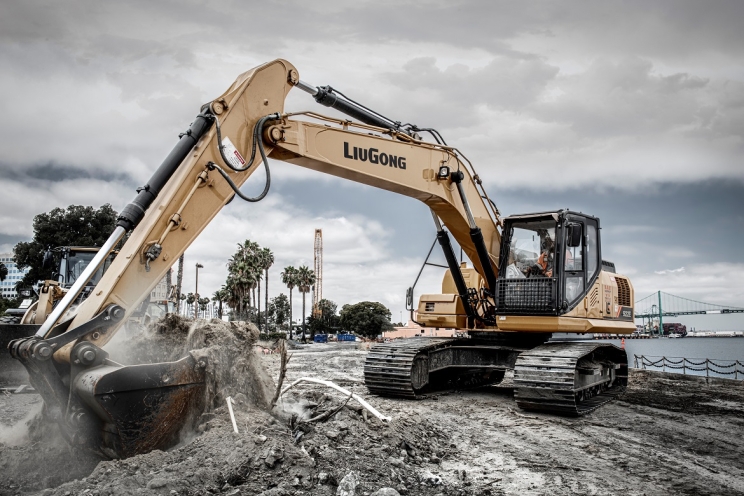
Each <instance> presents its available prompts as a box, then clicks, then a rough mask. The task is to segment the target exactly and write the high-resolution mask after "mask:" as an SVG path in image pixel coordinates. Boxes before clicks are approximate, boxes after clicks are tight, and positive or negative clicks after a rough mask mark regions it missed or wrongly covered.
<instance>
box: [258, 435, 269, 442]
mask: <svg viewBox="0 0 744 496" xmlns="http://www.w3.org/2000/svg"><path fill="white" fill-rule="evenodd" d="M267 439H269V438H268V437H266V436H264V435H263V434H260V435H258V436H256V443H258V444H263V443H265V442H266V440H267Z"/></svg>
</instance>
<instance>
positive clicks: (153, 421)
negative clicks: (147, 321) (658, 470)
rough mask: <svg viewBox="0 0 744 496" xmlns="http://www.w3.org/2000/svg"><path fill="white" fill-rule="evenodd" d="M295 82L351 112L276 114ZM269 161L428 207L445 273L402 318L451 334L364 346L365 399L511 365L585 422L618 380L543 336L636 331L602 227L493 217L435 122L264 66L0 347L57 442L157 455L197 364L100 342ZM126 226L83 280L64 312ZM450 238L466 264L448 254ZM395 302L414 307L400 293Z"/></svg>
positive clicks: (618, 362) (594, 349) (580, 350)
mask: <svg viewBox="0 0 744 496" xmlns="http://www.w3.org/2000/svg"><path fill="white" fill-rule="evenodd" d="M293 88H297V89H299V90H302V91H304V92H306V93H308V94H310V95H311V96H312V97H313V99H314V100H315V101H316V102H317V103H319V104H321V105H323V106H326V107H329V108H332V109H335V110H336V111H337V112H338V113H340V114H344V115H345V116H348V117H349V118H348V119H347V118H337V117H329V116H326V115H323V114H320V113H316V112H314V111H304V112H294V113H290V112H285V111H284V101H285V98H286V96H287V94H288V92H289V91H290V90H291V89H293ZM422 135H427V136H431V138H433V140H432V139H430V140H424V139H423V138H422ZM257 152H258V153H257ZM269 159H272V160H273V159H276V160H282V161H285V162H289V163H291V164H296V165H299V166H301V167H306V168H309V169H312V170H315V171H320V172H324V173H327V174H331V175H334V176H336V177H340V178H344V179H348V180H351V181H356V182H358V183H362V184H367V185H370V186H374V187H377V188H382V189H385V190H387V191H392V192H395V193H399V194H401V195H405V196H407V197H410V198H414V199H417V200H419V201H421V202H423V203H424V204H426V205H427V206H428V207H429V209H430V210H431V214H432V218H433V224H434V227H435V229H436V238H437V240H438V242H439V244H440V246H441V248H442V250H443V254H444V257H445V259H446V260H447V270H446V273H445V275H444V279H443V281H442V292H441V294H424V295H422V296H421V297H420V299H419V302H418V307H417V312H416V318H417V319H418V322H419V323H420V324H421V325H423V326H426V327H438V328H455V329H458V330H460V331H461V333H462V334H463V337H460V338H452V339H438V338H423V337H422V338H416V339H408V340H401V341H395V342H391V343H380V344H378V345H376V346H374V347H372V348H371V350H370V351H369V354H368V357H367V358H366V361H365V365H364V377H365V383H366V386H367V388H368V389H369V391H370V392H371V393H373V394H377V395H383V396H393V397H402V398H418V397H422V396H426V395H429V394H434V393H438V392H441V391H444V390H451V389H455V388H465V387H475V386H482V385H487V384H497V383H498V382H500V381H501V380H503V378H504V376H505V373H506V372H507V371H510V370H513V372H514V378H513V381H514V391H515V393H514V395H515V398H516V401H517V404H518V406H519V407H520V408H523V409H530V410H539V411H544V412H551V413H555V414H563V415H582V414H585V413H587V412H589V411H592V410H593V409H595V408H597V407H598V406H600V405H602V404H604V403H605V402H607V401H610V400H611V399H612V398H614V397H616V396H617V395H618V394H620V393H622V392H623V390H624V389H625V386H626V383H627V356H626V355H625V352H624V351H621V350H620V349H619V348H617V347H615V346H613V345H610V344H605V343H597V342H549V341H548V340H549V338H550V337H551V335H552V333H556V332H560V333H575V334H581V333H587V332H602V333H617V334H630V333H632V331H633V330H634V329H635V325H634V322H633V304H632V302H633V288H632V286H631V284H630V281H629V280H628V278H626V277H623V276H622V275H619V274H617V273H616V272H615V269H614V266H613V265H612V264H611V263H609V262H605V261H603V260H602V253H601V242H600V224H599V219H597V218H596V217H592V216H590V215H586V214H582V213H579V212H574V211H570V210H556V211H548V212H539V213H533V214H527V215H512V216H508V217H503V216H501V214H500V212H499V210H498V209H497V208H496V205H495V204H494V203H493V202H492V201H491V199H490V198H489V197H488V194H487V193H486V191H485V189H484V188H483V184H482V180H481V179H480V177H479V176H478V174H477V173H476V172H475V170H474V168H473V165H472V164H471V163H470V161H469V160H468V159H467V158H466V157H465V155H464V154H463V153H462V152H461V151H460V150H458V149H457V148H456V147H453V146H450V145H448V144H447V143H446V142H445V140H444V139H443V138H442V136H441V134H440V133H439V132H438V131H436V130H435V129H432V128H426V127H418V126H416V125H414V124H410V123H408V124H401V123H400V122H398V121H394V120H392V119H390V118H387V117H385V116H384V115H382V114H380V113H378V112H375V111H374V110H372V109H370V108H368V107H366V106H364V105H363V104H361V103H359V102H356V101H354V100H352V99H351V98H349V97H347V96H346V95H344V94H343V93H341V92H340V91H339V90H337V89H334V88H332V87H331V86H314V85H312V84H309V83H307V82H305V81H302V80H301V79H300V76H299V72H298V70H297V69H296V68H295V67H294V66H293V65H292V64H290V63H289V62H287V61H286V60H281V59H278V60H274V61H272V62H269V63H266V64H263V65H260V66H258V67H255V68H254V69H251V70H249V71H248V72H245V73H243V74H242V75H240V76H239V77H238V78H237V80H236V81H235V82H234V83H233V84H232V85H231V86H230V87H229V88H228V89H227V91H226V92H225V93H224V94H222V95H221V96H219V97H218V98H216V99H214V100H212V101H210V102H208V103H207V104H205V105H203V106H202V107H201V108H200V109H199V113H198V114H197V116H196V117H195V119H194V121H193V122H192V123H191V125H190V127H189V128H188V129H187V130H186V131H185V132H183V133H182V134H181V135H180V139H179V141H178V143H177V144H176V146H175V147H174V148H173V150H172V151H171V152H170V154H169V155H168V156H167V157H166V158H165V160H164V161H163V162H162V164H161V165H160V167H159V168H158V169H157V170H155V172H154V173H153V175H152V177H151V178H150V180H149V181H148V182H147V183H146V184H145V185H144V186H142V187H140V188H138V189H137V195H136V197H135V198H134V200H133V201H132V202H131V203H129V204H128V205H127V206H126V207H125V208H124V209H123V210H122V212H121V214H120V216H119V218H118V220H117V224H116V228H115V230H114V231H113V233H112V234H111V236H110V237H109V239H108V240H107V241H106V243H105V244H104V245H103V246H102V247H101V248H100V250H99V251H98V253H97V254H96V256H95V257H94V259H93V260H92V261H91V262H90V263H89V264H88V266H87V267H86V270H85V271H84V272H83V273H82V274H80V276H79V277H78V278H77V279H76V281H75V283H74V285H73V286H72V287H71V288H70V289H69V290H68V291H67V293H66V294H65V295H64V297H63V298H62V300H61V301H59V303H58V304H57V305H56V306H55V307H54V308H53V309H52V311H51V312H50V313H49V315H48V316H47V318H46V319H45V320H44V322H43V324H42V326H41V327H40V328H39V330H38V331H37V332H36V334H35V335H34V336H30V337H27V338H23V339H18V340H15V341H12V342H11V343H10V344H9V350H10V353H11V355H12V356H13V357H14V358H16V359H18V360H20V361H21V363H22V364H23V365H24V366H25V368H26V370H27V371H28V373H29V377H30V381H31V383H32V385H33V386H34V387H35V388H36V390H37V391H39V393H40V394H41V395H42V397H43V399H44V403H45V410H46V413H47V414H48V417H49V418H52V419H55V420H56V422H57V423H58V424H59V426H60V428H61V429H62V432H63V434H64V435H65V436H66V437H67V438H68V439H69V440H70V442H71V443H73V444H75V445H82V446H86V447H88V448H90V449H94V450H96V451H97V452H99V453H101V454H103V455H105V456H108V457H112V458H117V457H128V456H131V455H134V454H137V453H143V452H147V451H150V450H153V449H165V448H167V447H169V446H171V445H173V444H174V443H175V442H176V441H177V437H178V433H179V432H180V431H181V429H182V428H183V427H184V426H185V425H187V423H188V422H189V421H190V420H189V419H190V418H192V415H191V413H192V412H194V411H198V409H199V408H200V407H201V406H202V405H200V403H199V402H200V398H201V397H202V396H203V395H202V393H203V390H204V387H205V368H206V363H204V361H203V359H200V360H199V361H197V359H195V358H194V357H192V356H191V355H189V356H186V357H184V358H182V359H180V360H179V361H176V362H169V363H154V364H144V365H123V364H119V363H116V362H114V361H113V360H111V359H109V357H108V354H107V352H106V351H105V345H106V343H107V342H109V340H111V338H112V337H113V336H114V334H115V333H116V332H117V330H118V329H119V328H120V327H121V324H122V323H123V322H124V321H125V320H126V319H127V317H128V316H129V315H130V314H131V313H132V312H134V311H135V309H136V308H137V306H138V303H139V302H140V301H141V300H142V299H143V298H144V297H145V295H147V294H148V293H149V292H150V291H151V290H152V288H153V287H154V286H155V285H156V284H157V282H158V281H159V280H160V279H161V278H162V277H163V276H164V274H165V273H166V271H167V270H169V268H170V266H171V265H172V264H173V262H174V261H175V260H177V259H178V257H179V256H180V255H181V254H182V253H183V252H184V251H185V250H186V248H187V247H188V246H189V245H190V244H191V243H192V242H193V241H194V239H195V238H196V237H197V236H198V235H199V233H200V232H201V231H202V230H203V229H204V228H205V227H206V226H207V224H209V222H210V221H211V220H212V219H213V218H214V217H215V215H217V213H218V212H219V211H220V209H221V208H222V207H223V206H225V205H226V204H227V203H229V202H230V201H232V200H233V199H234V198H235V197H239V198H241V199H242V200H245V201H249V202H256V201H260V200H261V199H262V198H264V197H265V196H266V195H267V193H268V191H269V188H270V184H271V174H270V165H269ZM259 167H263V168H264V170H265V171H266V183H265V185H264V189H263V191H262V192H261V193H260V194H259V195H258V196H256V197H249V196H247V195H245V194H243V193H242V192H241V191H240V187H241V185H242V184H243V183H244V182H245V181H246V179H248V177H250V176H251V174H252V173H253V172H255V171H256V170H257V169H258V168H259ZM127 233H129V237H128V239H127V240H126V242H125V243H124V245H123V247H122V248H121V249H120V251H119V254H118V255H117V256H116V258H115V259H113V261H111V263H110V266H109V267H108V270H107V271H106V272H105V273H104V274H103V275H102V276H101V278H100V280H99V281H98V283H97V284H96V285H95V288H94V290H93V291H92V292H91V294H90V295H89V296H88V297H87V299H86V300H85V301H84V302H82V303H81V304H80V305H78V306H77V307H75V308H74V309H72V308H71V306H72V304H73V302H74V301H75V300H76V298H77V297H78V295H79V294H80V293H81V291H83V290H84V288H85V287H86V285H87V283H88V281H89V280H90V279H91V278H92V277H93V276H94V275H95V274H96V273H97V271H98V270H99V268H100V267H101V266H102V265H103V264H104V263H105V262H106V260H107V256H108V253H110V252H111V250H112V248H113V247H114V246H116V245H117V243H119V241H120V240H121V239H122V238H123V237H124V236H125V235H126V234H127ZM452 237H454V239H455V241H456V242H457V244H458V245H459V246H460V247H461V249H462V250H463V252H464V254H465V255H467V257H468V258H469V260H470V261H471V263H472V267H468V266H467V265H466V264H463V263H461V262H460V261H458V259H457V257H456V256H455V253H454V249H453V244H452V239H451V238H452ZM433 246H434V245H432V248H433ZM430 253H431V250H430ZM407 300H408V301H407V304H408V305H409V307H410V309H411V310H413V289H410V290H409V292H408V295H407Z"/></svg>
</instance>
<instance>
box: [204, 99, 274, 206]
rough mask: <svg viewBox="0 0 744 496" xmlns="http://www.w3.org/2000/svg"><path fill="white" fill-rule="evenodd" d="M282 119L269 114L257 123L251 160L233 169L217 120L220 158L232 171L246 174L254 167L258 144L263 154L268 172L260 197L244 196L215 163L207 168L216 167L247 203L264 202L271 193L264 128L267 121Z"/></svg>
mask: <svg viewBox="0 0 744 496" xmlns="http://www.w3.org/2000/svg"><path fill="white" fill-rule="evenodd" d="M279 118H281V116H280V115H279V114H278V113H274V114H269V115H265V116H263V117H261V118H260V119H259V120H258V122H256V125H255V126H254V127H253V143H252V145H251V158H250V160H248V162H247V163H246V164H245V166H244V167H233V165H232V163H230V161H229V160H228V159H227V157H226V156H225V147H224V146H223V145H222V130H221V129H220V123H219V119H217V118H215V127H216V129H217V148H218V149H219V150H220V157H222V160H223V161H224V162H225V165H227V166H228V167H229V168H230V169H232V170H234V171H235V172H244V171H246V170H248V169H250V168H251V166H252V165H253V161H254V160H255V158H256V144H258V152H259V153H260V154H261V159H262V160H263V165H264V170H265V171H266V184H265V185H264V189H263V191H262V192H261V194H260V195H258V196H256V197H254V198H251V197H248V196H245V195H243V194H242V193H240V192H239V191H238V190H237V186H236V185H235V183H234V182H233V181H232V180H230V178H229V177H228V176H227V175H226V173H225V171H224V170H223V169H222V168H221V167H218V166H217V165H216V164H214V163H213V162H210V163H209V164H207V166H210V164H211V166H212V167H214V168H215V169H216V170H218V171H219V172H220V173H221V174H222V177H224V178H225V179H227V181H228V183H229V184H230V187H231V188H232V189H233V190H234V191H235V194H237V195H238V196H239V197H240V198H242V199H243V200H245V201H248V202H258V201H261V200H263V199H264V198H265V197H266V194H267V193H268V192H269V189H270V188H271V170H270V168H269V161H268V159H267V158H266V150H264V146H263V137H262V136H263V128H264V125H265V124H266V121H270V120H277V119H279Z"/></svg>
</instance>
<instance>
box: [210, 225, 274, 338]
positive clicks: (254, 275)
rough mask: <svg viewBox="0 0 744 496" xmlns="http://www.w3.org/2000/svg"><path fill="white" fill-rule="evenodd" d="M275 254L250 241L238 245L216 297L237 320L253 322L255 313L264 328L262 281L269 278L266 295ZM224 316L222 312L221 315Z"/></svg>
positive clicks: (259, 323)
mask: <svg viewBox="0 0 744 496" xmlns="http://www.w3.org/2000/svg"><path fill="white" fill-rule="evenodd" d="M273 263H274V254H273V253H272V252H271V250H270V249H269V248H261V247H260V246H259V245H258V243H256V242H253V241H251V240H249V239H247V240H245V242H244V243H238V251H237V252H235V254H234V255H233V256H232V257H231V258H230V260H229V261H228V262H227V272H228V274H227V281H225V285H224V286H223V287H222V289H221V290H220V291H218V292H217V293H215V295H214V298H215V301H219V302H220V306H221V305H222V302H226V303H227V304H228V305H229V306H230V308H232V310H233V313H234V314H235V316H236V317H237V318H238V319H246V320H250V316H249V314H252V313H253V311H254V310H255V314H256V316H257V322H256V323H257V324H258V326H259V328H260V327H261V320H260V318H261V279H262V278H263V277H264V275H265V277H266V286H265V289H266V294H267V295H268V292H269V268H270V267H271V266H272V265H273ZM218 293H219V294H218ZM220 312H221V311H220Z"/></svg>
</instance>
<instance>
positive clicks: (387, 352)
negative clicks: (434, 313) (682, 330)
mask: <svg viewBox="0 0 744 496" xmlns="http://www.w3.org/2000/svg"><path fill="white" fill-rule="evenodd" d="M488 334H490V335H492V336H494V338H492V339H486V333H482V334H481V335H479V336H478V337H476V338H472V337H471V338H415V339H407V340H401V341H396V342H392V343H384V344H378V345H376V346H374V347H373V348H372V349H371V350H370V352H369V355H368V356H367V359H366V362H365V364H364V380H365V384H366V385H367V388H368V389H369V391H370V392H371V393H373V394H378V395H380V396H392V397H401V398H411V399H414V398H421V397H424V396H426V395H430V394H434V393H441V392H446V391H452V390H458V389H469V388H475V387H481V386H487V385H495V384H498V383H500V382H501V381H502V380H503V378H504V376H505V374H506V371H507V370H513V371H514V398H515V399H516V401H517V405H518V406H519V407H520V408H522V409H525V410H537V411H544V412H549V413H554V414H560V415H569V416H577V415H583V414H585V413H588V412H590V411H592V410H594V409H596V408H598V407H599V406H601V405H602V404H604V403H606V402H608V401H611V400H612V399H613V398H615V397H617V396H618V395H620V394H622V393H623V392H624V391H625V387H626V385H627V377H628V361H627V356H626V354H625V352H624V351H622V350H620V349H619V348H617V347H616V346H614V345H610V344H605V343H591V342H587V343H583V342H576V343H549V342H545V341H546V340H547V337H548V336H549V335H545V334H542V335H539V336H536V337H534V338H531V339H530V336H529V335H528V334H521V333H520V334H513V335H504V334H496V333H488Z"/></svg>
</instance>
